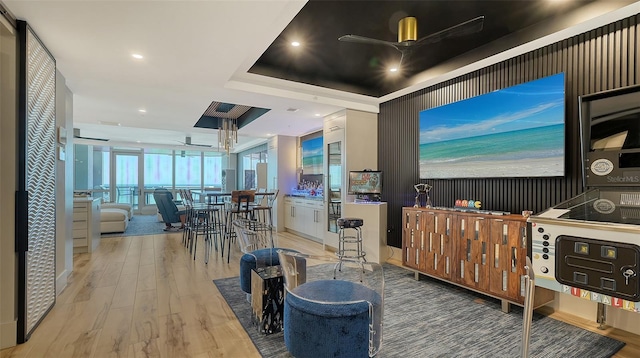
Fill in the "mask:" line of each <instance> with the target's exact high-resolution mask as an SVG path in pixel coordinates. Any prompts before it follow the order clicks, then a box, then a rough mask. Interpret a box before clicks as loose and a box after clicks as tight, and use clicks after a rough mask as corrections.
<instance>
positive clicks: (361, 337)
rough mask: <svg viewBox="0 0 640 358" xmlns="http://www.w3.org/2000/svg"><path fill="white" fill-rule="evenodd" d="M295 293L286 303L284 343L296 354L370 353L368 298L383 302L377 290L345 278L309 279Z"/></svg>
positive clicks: (313, 356)
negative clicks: (310, 280) (344, 279)
mask: <svg viewBox="0 0 640 358" xmlns="http://www.w3.org/2000/svg"><path fill="white" fill-rule="evenodd" d="M292 292H293V293H294V294H288V295H286V297H285V302H284V343H285V345H286V346H287V349H288V350H289V352H290V353H291V354H292V355H293V356H294V357H296V358H306V357H310V358H316V357H349V358H355V357H368V356H369V303H368V302H366V301H370V302H374V303H375V304H381V299H380V295H379V294H378V293H377V292H375V291H374V290H371V289H370V288H367V287H365V286H363V285H361V284H358V283H355V282H349V281H341V280H320V281H312V282H307V283H305V284H303V285H300V286H298V287H296V288H295V289H293V291H292ZM301 297H302V298H301ZM358 300H362V301H360V302H358ZM318 302H327V303H324V304H323V303H318ZM328 302H332V303H328Z"/></svg>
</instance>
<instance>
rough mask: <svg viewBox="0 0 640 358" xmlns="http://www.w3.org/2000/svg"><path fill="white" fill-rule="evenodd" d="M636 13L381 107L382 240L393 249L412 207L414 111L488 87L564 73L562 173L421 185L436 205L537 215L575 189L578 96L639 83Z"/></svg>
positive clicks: (577, 183)
mask: <svg viewBox="0 0 640 358" xmlns="http://www.w3.org/2000/svg"><path fill="white" fill-rule="evenodd" d="M639 19H640V16H639V15H635V16H632V17H630V18H627V19H624V20H621V21H618V22H615V23H612V24H609V25H607V26H604V27H602V28H598V29H595V30H592V31H590V32H588V33H584V34H581V35H578V36H575V37H572V38H569V39H565V40H563V41H561V42H558V43H555V44H552V45H549V46H546V47H543V48H540V49H537V50H535V51H532V52H529V53H526V54H523V55H520V56H517V57H514V58H511V59H509V60H506V61H503V62H500V63H497V64H494V65H491V66H489V67H487V68H483V69H481V70H478V71H475V72H473V73H470V74H466V75H463V76H460V77H458V78H455V79H452V80H449V81H446V82H443V83H440V84H437V85H434V86H432V87H429V88H425V89H423V90H420V91H417V92H414V93H411V94H408V95H405V96H402V97H400V98H397V99H394V100H392V101H389V102H386V103H383V104H381V106H380V114H379V121H378V133H379V134H378V135H379V145H378V151H379V152H378V158H379V159H378V160H379V165H378V167H379V169H381V170H383V171H384V200H385V201H387V202H388V218H387V223H388V224H387V225H388V229H389V233H388V237H387V242H388V244H389V245H392V246H395V247H400V246H401V240H402V232H401V229H400V227H401V221H402V219H401V216H402V215H401V214H402V207H403V206H413V202H414V197H415V191H414V190H413V185H414V184H416V183H418V182H420V180H419V171H418V112H420V111H421V110H424V109H427V108H432V107H437V106H440V105H444V104H448V103H452V102H456V101H460V100H463V99H466V98H470V97H474V96H478V95H481V94H484V93H487V92H491V91H494V90H496V89H500V88H505V87H509V86H513V85H516V84H519V83H524V82H527V81H532V80H535V79H538V78H541V77H545V76H549V75H552V74H556V73H559V72H565V81H566V113H565V115H566V139H565V145H566V158H567V159H566V176H565V177H563V178H536V179H515V178H514V179H508V178H507V179H456V180H427V181H426V182H428V183H429V184H432V185H433V189H432V191H431V195H430V196H431V200H432V202H433V204H434V205H436V206H448V207H451V206H453V203H454V201H455V199H456V198H460V199H475V200H481V201H482V202H483V209H487V210H500V211H510V212H512V213H519V212H521V211H522V210H533V211H534V212H540V211H542V210H544V209H547V208H549V207H551V206H553V205H556V204H558V203H559V202H561V201H564V200H566V199H568V198H571V197H572V196H575V195H577V194H579V193H580V192H582V190H583V188H582V174H581V159H580V152H579V148H580V138H579V137H580V128H579V118H578V115H579V114H578V97H579V96H581V95H584V94H590V93H594V92H600V91H604V90H609V89H614V88H618V87H624V86H630V85H636V84H639V83H640V66H638V64H639V61H640V53H639V52H638V51H639V46H638V41H639V39H640V27H639V26H638V20H639Z"/></svg>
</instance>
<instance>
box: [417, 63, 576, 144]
mask: <svg viewBox="0 0 640 358" xmlns="http://www.w3.org/2000/svg"><path fill="white" fill-rule="evenodd" d="M419 121H420V144H423V143H435V142H441V141H445V140H452V139H459V138H468V137H475V136H482V135H487V134H496V133H503V132H510V131H515V130H522V129H527V128H536V127H543V126H549V125H554V124H562V123H564V74H563V73H559V74H557V75H553V76H549V77H544V78H541V79H538V80H535V81H531V82H526V83H523V84H520V85H516V86H513V87H508V88H504V89H501V90H497V91H494V92H490V93H487V94H484V95H481V96H477V97H472V98H469V99H466V100H463V101H459V102H454V103H451V104H447V105H444V106H440V107H435V108H431V109H427V110H424V111H421V112H420V114H419Z"/></svg>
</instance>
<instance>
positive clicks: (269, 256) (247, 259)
mask: <svg viewBox="0 0 640 358" xmlns="http://www.w3.org/2000/svg"><path fill="white" fill-rule="evenodd" d="M277 250H287V249H279V248H273V249H260V250H256V251H253V252H252V253H251V254H244V255H242V257H241V258H240V288H241V289H242V291H244V292H245V293H248V294H251V270H252V269H255V268H256V267H258V264H260V265H259V266H260V267H263V266H276V265H280V258H279V257H278V252H277ZM287 251H294V252H295V250H287ZM256 261H257V262H256Z"/></svg>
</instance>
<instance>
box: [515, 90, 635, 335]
mask: <svg viewBox="0 0 640 358" xmlns="http://www.w3.org/2000/svg"><path fill="white" fill-rule="evenodd" d="M639 103H640V86H632V87H625V88H620V89H616V90H611V91H605V92H601V93H596V94H592V95H587V96H583V97H581V98H580V121H581V123H580V129H581V137H580V138H581V141H582V145H581V154H582V170H583V171H582V172H583V187H584V192H583V193H582V194H579V195H577V196H575V197H573V198H571V199H569V200H566V201H565V202H563V203H560V204H558V205H556V206H554V207H551V208H549V209H547V210H545V211H543V212H541V213H538V214H536V215H532V216H530V217H529V219H528V225H527V232H528V234H529V238H530V239H531V246H530V248H529V250H530V252H529V253H528V254H529V255H530V256H531V260H532V264H533V269H534V272H535V274H536V285H537V286H541V287H545V288H548V289H551V290H555V291H558V292H562V293H567V294H571V295H574V296H578V297H581V298H584V299H588V300H591V301H595V302H597V303H598V322H600V323H601V324H602V323H603V322H604V318H605V312H606V311H605V310H604V307H605V306H606V305H608V306H613V307H617V308H622V309H626V310H629V311H634V312H640V106H639V105H638V104H639Z"/></svg>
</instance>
